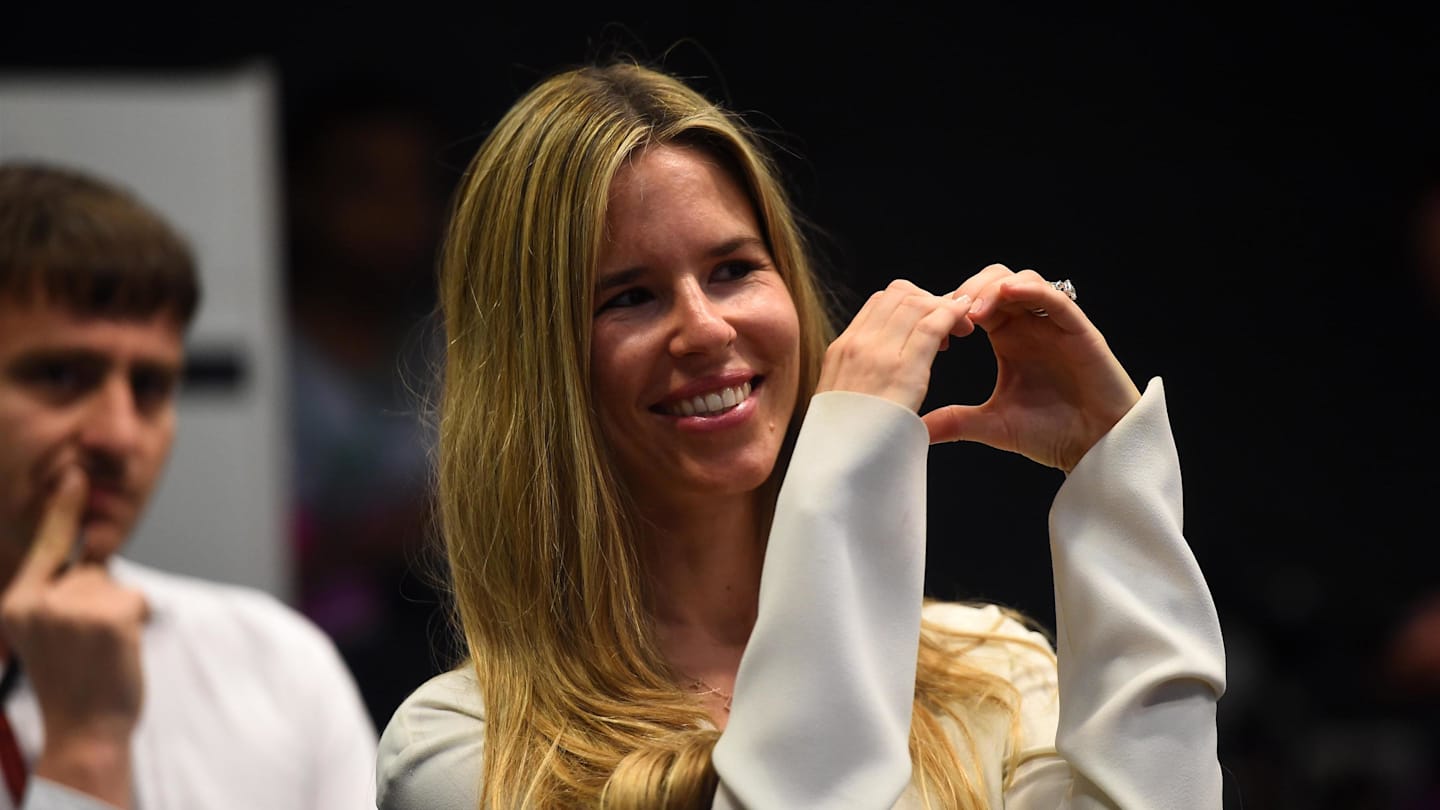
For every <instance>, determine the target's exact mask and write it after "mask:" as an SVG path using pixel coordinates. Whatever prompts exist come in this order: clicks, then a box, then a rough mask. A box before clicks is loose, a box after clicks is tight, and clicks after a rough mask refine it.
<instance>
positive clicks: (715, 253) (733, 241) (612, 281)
mask: <svg viewBox="0 0 1440 810" xmlns="http://www.w3.org/2000/svg"><path fill="white" fill-rule="evenodd" d="M746 247H759V248H764V247H765V242H764V240H762V239H760V238H759V237H757V236H736V237H732V238H730V239H726V240H725V241H723V242H719V243H717V244H716V245H715V246H714V247H712V248H710V249H709V250H707V251H705V255H706V256H708V257H710V258H712V259H718V258H720V257H722V256H729V255H730V254H731V253H734V252H735V251H737V250H739V249H741V248H746ZM644 273H645V268H644V267H641V266H636V267H630V268H627V269H625V270H617V271H615V272H614V273H606V274H605V275H603V276H601V277H600V278H599V279H597V280H596V281H595V291H596V292H604V291H606V290H609V289H613V288H615V287H623V286H625V285H627V284H633V283H634V282H635V279H637V278H639V277H640V276H641V275H643V274H644Z"/></svg>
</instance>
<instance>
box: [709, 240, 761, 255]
mask: <svg viewBox="0 0 1440 810" xmlns="http://www.w3.org/2000/svg"><path fill="white" fill-rule="evenodd" d="M743 247H761V248H763V247H765V242H764V241H762V240H761V239H760V237H758V236H737V237H735V238H733V239H726V240H725V241H724V242H721V243H720V244H718V245H716V246H715V247H713V248H710V256H711V258H719V257H720V256H728V255H729V254H731V253H734V252H735V251H737V250H739V249H740V248H743Z"/></svg>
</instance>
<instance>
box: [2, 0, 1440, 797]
mask: <svg viewBox="0 0 1440 810" xmlns="http://www.w3.org/2000/svg"><path fill="white" fill-rule="evenodd" d="M1437 21H1440V14H1437V13H1436V12H1434V11H1426V10H1423V9H1421V8H1419V7H1414V8H1411V7H1402V6H1395V7H1392V8H1387V7H1383V6H1382V7H1378V8H1377V7H1371V6H1364V7H1362V6H1361V5H1359V4H1345V5H1340V4H1336V5H1332V6H1326V7H1312V8H1300V7H1296V8H1293V9H1287V8H1285V7H1281V6H1270V7H1268V8H1267V9H1265V10H1260V11H1257V10H1253V9H1252V10H1248V11H1245V12H1243V13H1242V12H1228V13H1227V12H1221V11H1217V10H1214V9H1210V8H1202V7H1198V6H1197V7H1191V8H1187V7H1185V6H1183V5H1170V6H1167V7H1166V9H1165V10H1163V11H1162V10H1150V11H1147V12H1138V13H1130V14H1125V15H1119V14H1088V13H1082V12H1079V11H1075V10H1063V9H1060V8H1045V7H1041V6H1025V7H1020V8H1014V9H1008V10H999V9H996V8H991V7H988V6H986V7H980V6H975V7H966V6H951V7H949V8H947V9H944V10H940V9H928V8H906V7H904V6H901V5H898V4H877V5H872V6H871V7H868V8H862V9H859V10H856V11H841V10H839V9H835V10H825V11H820V10H815V11H804V12H802V11H799V10H791V9H786V8H783V7H776V6H770V5H748V4H727V5H710V6H705V7H704V10H697V9H695V8H693V7H690V6H685V5H671V6H664V7H660V6H657V7H655V8H651V9H646V8H644V7H642V6H628V7H621V8H611V9H604V8H598V7H594V6H585V7H583V8H582V7H576V8H566V7H564V6H555V5H552V4H545V3H535V4H530V5H529V6H528V7H527V10H524V11H517V10H513V9H512V10H508V11H494V10H493V9H489V8H486V7H485V6H484V5H483V4H482V5H476V6H474V7H469V8H466V9H452V8H441V7H438V6H434V7H429V6H425V5H423V4H399V5H395V6H393V7H391V8H389V9H388V10H385V11H377V10H370V9H368V8H364V7H359V6H330V7H324V8H319V9H310V10H292V11H288V12H285V13H278V12H259V11H254V12H252V11H248V10H247V9H246V8H245V7H243V6H234V7H212V8H210V9H207V10H206V11H205V12H204V13H203V14H200V13H198V12H175V13H167V14H165V15H146V14H135V13H125V14H122V13H120V12H117V11H114V10H109V11H104V12H95V11H88V10H76V9H75V8H73V7H70V6H64V7H61V6H58V5H57V6H56V7H55V9H54V10H53V11H52V10H47V9H44V8H40V9H37V8H34V7H28V8H24V9H14V8H12V9H9V10H8V11H7V12H6V15H5V20H4V22H3V26H0V69H3V70H14V69H22V68H37V69H55V68H76V69H85V70H87V71H88V70H93V69H97V68H99V69H106V70H115V71H117V72H118V71H134V70H142V71H145V72H149V73H156V72H161V73H164V72H170V71H180V70H191V69H213V68H227V67H233V66H235V65H238V64H242V63H245V62H248V61H251V60H254V59H259V58H263V59H266V60H268V61H269V62H270V63H271V64H273V65H274V66H275V67H276V68H277V70H278V73H279V76H280V80H281V85H282V89H283V96H284V98H283V101H284V112H285V114H286V120H287V122H293V121H296V120H301V119H302V118H303V115H302V114H303V113H304V112H305V111H306V110H307V109H310V107H311V105H312V104H314V103H315V101H314V100H315V99H317V98H322V97H326V96H327V95H329V96H330V97H333V96H334V94H335V88H337V87H342V86H348V87H352V88H353V87H357V86H358V87H361V88H365V87H366V86H367V85H369V86H373V87H374V88H375V90H376V94H377V95H379V94H381V93H382V92H383V93H384V94H389V95H391V96H394V95H395V94H397V93H403V94H406V95H407V97H408V98H409V99H410V101H411V102H413V103H414V104H415V105H416V106H417V107H423V108H424V109H425V110H426V111H427V114H429V115H432V116H433V120H434V121H435V122H436V125H437V127H438V128H439V129H440V130H441V131H443V132H444V133H445V135H444V137H443V138H442V139H441V140H440V141H439V142H438V143H439V145H438V146H437V148H435V149H434V150H433V151H432V153H431V162H430V166H431V168H433V169H434V170H435V172H436V174H437V176H438V177H439V178H440V180H439V182H440V184H441V185H442V186H443V185H445V184H448V183H453V181H454V179H455V177H456V175H457V174H458V172H459V171H460V169H461V168H462V167H463V165H464V162H465V161H466V159H467V158H468V156H469V154H470V153H471V152H473V150H474V148H475V146H476V145H477V144H478V139H479V138H480V137H482V136H483V134H484V132H485V130H486V128H487V127H488V126H489V125H490V124H492V123H494V121H495V120H496V119H497V118H498V116H499V115H500V114H502V113H503V111H504V109H505V108H506V106H508V104H509V103H510V102H511V101H513V100H514V98H515V97H516V96H517V95H518V94H519V93H521V92H522V91H523V90H524V89H526V88H527V87H528V86H530V85H531V84H532V83H533V82H534V81H536V80H537V79H538V78H540V77H541V76H543V75H545V74H547V73H549V72H551V71H552V70H554V69H557V68H560V67H564V66H567V65H570V64H574V63H578V62H582V61H586V60H589V59H594V58H602V57H605V56H607V55H611V54H615V53H617V52H626V53H630V54H632V55H635V56H638V57H640V58H642V59H645V60H647V61H651V62H653V63H658V64H661V65H664V66H667V67H669V68H670V69H671V70H673V71H675V72H678V73H680V74H682V75H684V76H688V77H692V78H693V79H694V83H695V84H696V85H697V86H699V87H700V88H701V89H703V90H704V91H706V92H707V93H708V94H710V95H711V96H712V97H714V98H717V99H718V100H721V101H723V102H725V103H727V104H728V105H729V106H730V107H731V108H732V109H737V110H740V111H744V112H746V113H748V114H749V115H750V120H751V122H752V123H753V124H755V125H757V126H759V127H760V128H761V129H763V130H765V131H766V132H767V133H768V134H769V135H770V136H771V137H772V138H773V139H774V140H775V142H776V144H777V145H778V146H779V147H780V155H779V156H780V159H781V163H782V166H783V168H784V170H785V171H786V173H787V175H788V176H789V178H790V180H791V184H792V187H793V189H794V192H795V196H796V200H797V202H798V204H799V206H800V207H801V209H802V210H803V211H804V213H805V214H806V215H808V217H809V218H810V219H811V220H813V222H814V223H815V224H816V225H817V226H818V228H819V229H820V231H821V232H822V233H821V236H820V237H819V238H818V239H817V246H818V248H819V249H820V253H821V254H822V256H823V257H824V258H825V259H826V264H827V266H828V268H829V271H830V274H831V276H832V278H833V279H834V280H835V282H836V284H837V286H838V287H839V288H840V289H841V290H842V291H843V292H842V300H843V301H844V302H845V303H846V305H847V306H849V307H851V308H852V310H853V307H854V306H856V305H858V302H859V301H861V300H863V297H864V295H865V294H868V292H869V291H871V290H872V289H875V288H878V287H880V286H882V285H883V284H884V283H885V282H886V281H887V280H888V279H890V278H893V277H897V276H904V277H908V278H910V279H912V280H914V281H916V282H917V283H920V284H922V285H925V286H929V287H931V288H933V289H937V290H939V289H950V288H953V286H955V285H956V284H958V282H959V281H960V280H962V279H963V278H964V277H966V276H967V275H969V274H970V273H972V272H975V271H976V270H978V269H979V268H981V267H982V266H984V265H985V264H987V263H990V262H995V261H999V262H1003V263H1006V264H1008V265H1009V266H1011V267H1012V268H1015V269H1020V268H1024V267H1033V268H1035V269H1037V270H1038V271H1040V272H1041V273H1043V274H1045V275H1047V276H1048V277H1051V278H1060V277H1069V278H1072V279H1074V280H1075V283H1076V285H1077V287H1078V289H1079V292H1080V301H1081V303H1082V304H1083V305H1084V306H1085V308H1086V311H1087V313H1088V314H1089V315H1090V317H1091V318H1092V319H1093V320H1094V321H1095V322H1096V323H1097V324H1098V325H1099V326H1100V327H1101V329H1102V330H1103V331H1104V332H1105V334H1106V336H1107V338H1108V339H1109V342H1110V344H1111V346H1112V347H1113V348H1114V350H1115V351H1116V353H1117V354H1118V355H1119V357H1120V359H1121V360H1122V361H1123V362H1124V363H1125V364H1126V366H1127V368H1128V369H1129V370H1130V371H1131V373H1132V374H1133V375H1134V376H1135V377H1136V378H1137V380H1139V381H1142V382H1143V380H1145V379H1147V378H1149V377H1151V376H1154V375H1163V377H1164V379H1165V382H1166V388H1167V395H1168V401H1169V407H1170V413H1171V418H1172V422H1173V424H1174V429H1175V434H1176V438H1177V442H1178V444H1179V448H1180V453H1181V458H1182V463H1183V467H1184V471H1185V480H1186V518H1187V520H1186V533H1187V536H1188V537H1189V539H1190V541H1191V543H1192V545H1193V547H1194V548H1195V552H1196V554H1197V556H1198V557H1199V559H1200V561H1201V564H1202V566H1203V567H1204V568H1205V570H1206V573H1207V576H1208V578H1209V581H1210V584H1211V586H1212V589H1213V591H1214V594H1215V599H1216V602H1217V604H1218V606H1219V610H1220V613H1221V619H1222V624H1223V626H1224V628H1225V631H1226V641H1227V649H1228V651H1229V656H1230V678H1231V687H1230V692H1229V694H1228V695H1227V697H1226V699H1225V700H1224V701H1222V703H1221V714H1220V724H1221V725H1220V729H1221V738H1222V760H1223V761H1224V762H1225V764H1226V765H1227V766H1228V768H1229V774H1228V776H1227V779H1228V783H1229V786H1230V787H1229V790H1230V794H1231V795H1230V796H1229V797H1228V800H1229V801H1231V802H1234V803H1235V804H1234V806H1237V807H1238V806H1240V805H1239V803H1238V798H1237V797H1243V799H1244V806H1245V807H1248V808H1266V807H1277V808H1278V807H1297V808H1300V807H1304V808H1315V807H1357V808H1365V807H1422V806H1423V807H1433V806H1440V798H1437V797H1436V794H1435V793H1434V792H1433V791H1434V783H1435V780H1436V774H1437V773H1440V771H1437V769H1436V768H1435V759H1436V756H1437V747H1436V719H1437V713H1436V711H1435V707H1436V703H1437V701H1436V695H1437V691H1440V686H1437V685H1436V682H1435V681H1433V680H1432V681H1428V682H1426V681H1424V680H1423V679H1421V680H1414V679H1411V680H1405V679H1403V678H1400V677H1399V676H1397V675H1396V674H1395V673H1394V672H1393V671H1392V669H1391V668H1390V667H1389V666H1388V664H1387V662H1388V661H1390V660H1391V656H1392V655H1393V649H1392V646H1393V644H1394V643H1395V639H1396V638H1397V636H1398V634H1399V632H1400V629H1401V627H1402V625H1403V623H1404V622H1405V621H1407V618H1408V617H1409V616H1410V615H1412V613H1413V611H1415V610H1416V609H1417V608H1418V606H1419V604H1420V600H1421V599H1422V598H1423V597H1424V596H1426V595H1427V594H1429V593H1430V592H1431V591H1432V590H1435V591H1440V577H1437V576H1436V573H1435V568H1434V566H1433V564H1432V563H1431V558H1432V556H1433V555H1432V554H1430V546H1431V545H1432V544H1433V543H1434V541H1435V540H1436V536H1437V533H1436V530H1435V528H1434V522H1433V512H1434V510H1435V508H1436V505H1437V501H1440V487H1437V484H1440V476H1437V473H1436V472H1435V460H1436V459H1437V451H1440V441H1437V439H1436V433H1437V429H1440V418H1437V416H1440V408H1437V404H1440V403H1437V395H1436V393H1435V389H1436V379H1435V378H1436V369H1437V365H1440V363H1437V360H1436V353H1437V350H1440V338H1437V337H1436V331H1435V330H1436V327H1437V325H1440V293H1437V290H1440V269H1434V273H1435V276H1436V280H1435V281H1433V282H1430V281H1426V280H1425V277H1424V275H1423V272H1424V271H1422V269H1421V264H1422V263H1421V262H1420V261H1419V259H1418V257H1417V256H1416V254H1415V250H1414V244H1415V242H1416V240H1417V238H1418V235H1419V231H1418V225H1417V212H1418V211H1419V206H1420V203H1421V201H1422V199H1423V198H1424V195H1425V194H1426V193H1427V191H1434V190H1435V189H1440V99H1437V88H1440V49H1437V43H1440V38H1437V35H1440V25H1437ZM292 129H293V127H289V128H287V132H286V137H287V140H288V141H289V142H290V143H291V144H292V145H293V143H294V142H295V134H294V132H293V131H291V130H292ZM447 189H448V187H447ZM938 369H939V370H938V372H937V377H936V382H935V384H934V388H933V393H932V400H933V401H934V403H935V404H939V403H940V402H941V401H965V402H978V401H980V400H982V399H983V398H984V396H985V395H986V393H988V385H989V384H990V382H991V381H992V379H993V377H992V376H991V375H992V374H993V361H992V360H990V357H989V354H988V351H987V350H986V348H985V346H984V343H983V338H975V339H971V340H968V341H963V342H960V345H957V346H956V347H955V348H954V349H952V350H951V352H950V353H949V354H948V355H946V356H944V357H943V358H942V360H941V362H940V364H939V367H938ZM932 458H933V459H934V461H933V463H932V467H933V469H934V478H933V481H932V493H931V513H932V514H931V541H930V549H931V565H930V583H929V587H930V591H931V593H933V594H934V595H936V596H940V597H946V598H982V599H988V600H994V601H1000V602H1003V603H1006V604H1009V605H1012V606H1014V607H1017V608H1019V609H1021V610H1024V611H1026V612H1028V613H1030V614H1032V615H1033V616H1035V617H1036V618H1038V619H1039V620H1041V621H1042V622H1043V623H1046V624H1051V623H1053V617H1054V613H1053V611H1054V607H1053V597H1052V594H1051V591H1050V579H1049V571H1048V565H1049V560H1048V554H1047V549H1046V541H1045V514H1046V510H1047V508H1048V504H1049V499H1050V497H1051V496H1052V495H1053V493H1054V491H1055V489H1056V488H1057V487H1058V486H1059V484H1060V483H1061V481H1062V477H1061V476H1060V474H1059V473H1056V472H1054V471H1050V470H1043V469H1039V468H1036V467H1034V466H1033V465H1030V464H1028V463H1026V462H1023V461H1018V460H1015V459H1012V458H1008V457H1005V456H1002V455H1001V454H1000V453H997V452H994V451H991V450H989V449H987V448H983V447H974V446H950V447H943V448H938V449H936V450H935V451H934V453H933V454H932ZM410 593H411V598H410V599H409V601H411V602H412V603H419V604H421V605H428V603H427V602H426V599H427V598H428V597H425V596H424V595H420V596H415V593H416V592H415V591H411V592H410ZM427 611H428V608H426V609H425V610H421V611H420V612H421V613H425V614H426V615H429V613H428V612H427ZM417 637H418V636H417ZM1437 643H1440V641H1437ZM381 658H383V659H385V660H386V661H388V663H387V664H385V665H383V666H382V665H380V664H377V663H376V660H375V656H373V655H372V656H371V657H370V658H364V657H363V656H352V657H350V660H351V662H352V665H353V666H355V667H356V671H357V675H358V676H359V677H360V679H361V682H362V687H364V688H366V690H367V698H368V699H369V700H370V703H371V708H372V711H373V712H374V713H375V715H376V719H377V724H380V725H383V723H384V722H385V720H386V719H388V712H389V710H391V709H393V706H394V704H395V703H396V702H398V700H399V699H400V698H401V697H403V694H404V693H405V692H407V691H408V689H409V688H412V687H413V685H415V684H417V683H418V680H420V679H423V677H424V676H425V674H426V670H427V668H428V669H434V668H435V666H438V663H437V662H436V661H435V660H433V659H432V660H428V661H427V660H424V658H425V657H424V656H423V655H419V656H417V655H414V654H411V655H409V656H408V658H409V659H416V660H415V661H412V662H411V663H410V664H408V665H407V664H406V663H405V661H406V660H407V655H402V654H395V652H394V651H393V650H392V651H391V654H389V655H385V656H381ZM381 684H383V686H382V685H381ZM1427 790H1429V791H1431V792H1430V793H1428V794H1427V793H1426V791H1427ZM1426 795H1428V796H1429V798H1428V799H1426V798H1424V797H1425V796H1426ZM1427 801H1428V802H1430V803H1426V802H1427Z"/></svg>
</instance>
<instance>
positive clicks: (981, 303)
mask: <svg viewBox="0 0 1440 810" xmlns="http://www.w3.org/2000/svg"><path fill="white" fill-rule="evenodd" d="M984 308H985V299H984V298H976V299H975V303H973V304H971V305H970V314H971V315H978V314H980V310H982V309H984Z"/></svg>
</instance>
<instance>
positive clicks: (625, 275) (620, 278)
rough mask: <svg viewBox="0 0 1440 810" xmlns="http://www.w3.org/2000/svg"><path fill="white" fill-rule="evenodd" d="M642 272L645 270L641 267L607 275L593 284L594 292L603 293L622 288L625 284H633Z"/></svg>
mask: <svg viewBox="0 0 1440 810" xmlns="http://www.w3.org/2000/svg"><path fill="white" fill-rule="evenodd" d="M644 272H645V268H643V267H631V268H629V269H628V270H620V271H617V272H614V273H609V274H607V275H605V276H602V277H601V278H600V279H598V280H597V281H596V282H595V290H596V292H604V291H605V290H609V289H612V288H615V287H624V286H625V285H626V284H630V283H632V282H634V281H635V279H637V278H639V277H640V274H642V273H644Z"/></svg>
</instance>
